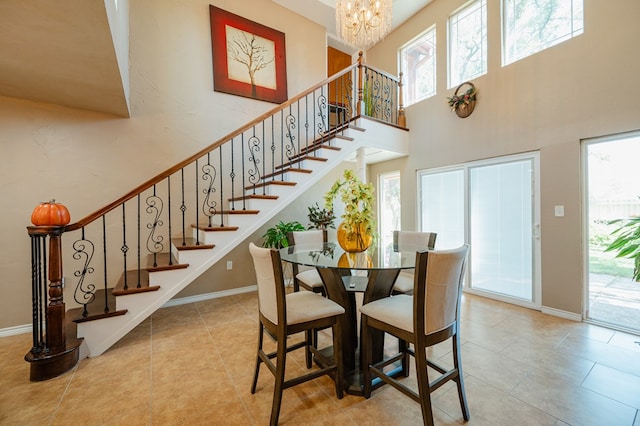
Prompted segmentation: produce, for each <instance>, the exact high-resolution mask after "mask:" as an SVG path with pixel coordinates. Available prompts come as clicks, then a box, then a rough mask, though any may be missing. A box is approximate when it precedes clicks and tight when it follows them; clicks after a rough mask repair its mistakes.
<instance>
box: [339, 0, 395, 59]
mask: <svg viewBox="0 0 640 426" xmlns="http://www.w3.org/2000/svg"><path fill="white" fill-rule="evenodd" d="M390 28H391V0H337V2H336V30H337V31H338V35H339V36H340V38H341V39H343V40H344V41H345V42H347V43H348V44H350V45H352V46H355V47H358V48H359V49H361V50H366V49H367V48H369V47H371V46H373V45H374V44H376V43H377V42H379V41H380V40H382V39H383V38H384V36H386V35H387V33H388V32H389V29H390Z"/></svg>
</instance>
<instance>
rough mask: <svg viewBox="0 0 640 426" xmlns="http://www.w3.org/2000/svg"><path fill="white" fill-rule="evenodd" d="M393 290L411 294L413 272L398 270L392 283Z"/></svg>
mask: <svg viewBox="0 0 640 426" xmlns="http://www.w3.org/2000/svg"><path fill="white" fill-rule="evenodd" d="M393 291H397V292H398V293H407V294H411V293H412V292H413V272H405V271H403V272H400V273H399V274H398V278H397V279H396V282H395V283H394V284H393Z"/></svg>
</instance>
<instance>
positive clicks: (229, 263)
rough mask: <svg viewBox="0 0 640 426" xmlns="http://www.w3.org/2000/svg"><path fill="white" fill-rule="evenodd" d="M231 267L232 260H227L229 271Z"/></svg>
mask: <svg viewBox="0 0 640 426" xmlns="http://www.w3.org/2000/svg"><path fill="white" fill-rule="evenodd" d="M232 269H233V261H231V260H227V271H230V270H232Z"/></svg>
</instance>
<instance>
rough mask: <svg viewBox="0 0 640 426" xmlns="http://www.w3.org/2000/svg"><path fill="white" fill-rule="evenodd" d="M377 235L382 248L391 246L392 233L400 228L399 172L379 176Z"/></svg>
mask: <svg viewBox="0 0 640 426" xmlns="http://www.w3.org/2000/svg"><path fill="white" fill-rule="evenodd" d="M378 188H379V189H378V200H380V204H379V209H380V211H379V215H378V217H379V218H380V219H379V221H378V226H379V228H380V229H379V235H380V238H381V239H382V241H383V242H384V246H385V247H386V246H389V245H391V244H393V231H394V230H396V229H401V228H400V210H401V207H402V205H401V204H400V172H399V171H395V172H390V173H384V174H381V175H380V177H379V180H378Z"/></svg>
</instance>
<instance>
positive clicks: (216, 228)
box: [191, 223, 240, 232]
mask: <svg viewBox="0 0 640 426" xmlns="http://www.w3.org/2000/svg"><path fill="white" fill-rule="evenodd" d="M191 227H192V228H197V229H200V230H201V231H207V232H226V231H237V230H238V229H240V228H239V227H237V226H222V225H215V226H209V225H196V224H195V223H194V224H192V225H191Z"/></svg>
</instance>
